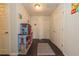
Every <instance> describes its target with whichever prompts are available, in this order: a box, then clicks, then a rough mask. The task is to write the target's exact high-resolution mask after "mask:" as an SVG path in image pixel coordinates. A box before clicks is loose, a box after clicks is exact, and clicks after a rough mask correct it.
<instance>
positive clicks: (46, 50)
mask: <svg viewBox="0 0 79 59" xmlns="http://www.w3.org/2000/svg"><path fill="white" fill-rule="evenodd" d="M49 55H50V56H54V55H55V53H54V51H53V50H52V48H51V47H50V46H49V44H48V43H38V48H37V56H49Z"/></svg>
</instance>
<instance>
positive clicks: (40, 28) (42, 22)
mask: <svg viewBox="0 0 79 59" xmlns="http://www.w3.org/2000/svg"><path fill="white" fill-rule="evenodd" d="M34 24H37V25H36V26H34ZM31 25H32V30H33V38H34V39H49V16H31Z"/></svg>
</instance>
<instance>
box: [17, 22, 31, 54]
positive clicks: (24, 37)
mask: <svg viewBox="0 0 79 59" xmlns="http://www.w3.org/2000/svg"><path fill="white" fill-rule="evenodd" d="M31 45H32V29H31V25H30V24H26V23H22V24H20V34H18V54H23V55H24V54H27V52H28V50H29V49H30V47H31Z"/></svg>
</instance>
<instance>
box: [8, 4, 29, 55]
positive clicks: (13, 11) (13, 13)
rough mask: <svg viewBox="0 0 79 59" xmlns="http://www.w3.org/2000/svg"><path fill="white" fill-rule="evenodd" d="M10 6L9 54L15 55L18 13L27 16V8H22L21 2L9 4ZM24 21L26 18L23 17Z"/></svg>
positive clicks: (16, 50) (18, 23) (19, 21)
mask: <svg viewBox="0 0 79 59" xmlns="http://www.w3.org/2000/svg"><path fill="white" fill-rule="evenodd" d="M9 6H10V9H9V10H10V31H11V40H10V41H11V43H10V44H11V46H10V53H11V55H16V54H17V53H18V33H19V31H20V29H19V27H20V26H19V25H20V23H21V22H23V21H21V20H20V19H19V18H18V13H20V14H22V16H23V18H26V17H28V16H29V14H28V13H27V10H26V9H25V8H24V6H23V5H22V4H9ZM23 20H24V21H25V23H27V19H23Z"/></svg>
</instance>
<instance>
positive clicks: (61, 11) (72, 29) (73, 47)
mask: <svg viewBox="0 0 79 59" xmlns="http://www.w3.org/2000/svg"><path fill="white" fill-rule="evenodd" d="M50 23H51V26H50V27H52V29H51V31H50V34H52V35H51V41H52V42H53V43H54V44H55V45H57V46H58V47H59V48H60V50H62V52H63V53H64V55H79V46H78V45H79V36H78V35H79V13H76V14H74V15H71V4H60V5H59V6H58V7H57V8H56V9H55V11H54V12H53V13H52V15H51V21H50ZM52 23H53V24H52ZM62 44H63V45H62Z"/></svg>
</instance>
